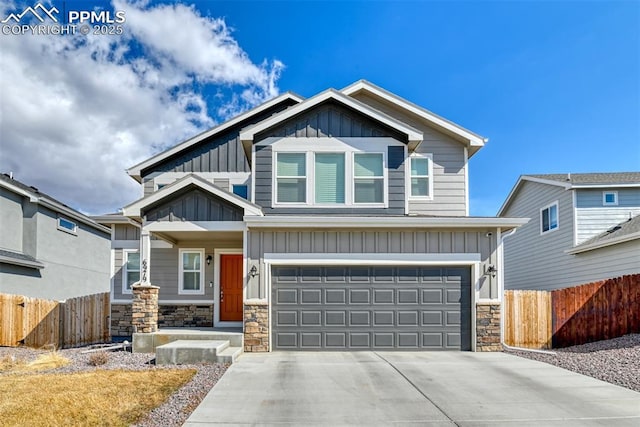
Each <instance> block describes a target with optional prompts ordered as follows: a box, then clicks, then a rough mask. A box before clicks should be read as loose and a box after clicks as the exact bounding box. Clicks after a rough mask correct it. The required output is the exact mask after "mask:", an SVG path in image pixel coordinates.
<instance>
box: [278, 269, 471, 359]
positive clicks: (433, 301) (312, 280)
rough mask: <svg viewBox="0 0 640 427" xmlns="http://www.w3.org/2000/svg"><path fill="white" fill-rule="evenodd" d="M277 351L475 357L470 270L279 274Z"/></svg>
mask: <svg viewBox="0 0 640 427" xmlns="http://www.w3.org/2000/svg"><path fill="white" fill-rule="evenodd" d="M271 301H272V331H273V342H272V345H273V348H274V349H275V350H470V349H471V333H470V331H471V309H470V307H471V280H470V272H469V268H467V267H456V268H451V267H447V268H434V267H418V268H416V267H386V266H385V267H361V266H353V267H274V268H273V270H272V300H271Z"/></svg>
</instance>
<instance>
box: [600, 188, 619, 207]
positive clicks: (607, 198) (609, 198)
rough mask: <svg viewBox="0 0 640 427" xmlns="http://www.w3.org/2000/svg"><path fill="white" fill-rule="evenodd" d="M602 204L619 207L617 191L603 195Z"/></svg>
mask: <svg viewBox="0 0 640 427" xmlns="http://www.w3.org/2000/svg"><path fill="white" fill-rule="evenodd" d="M602 204H603V205H604V206H617V205H618V192H617V191H605V192H603V193H602Z"/></svg>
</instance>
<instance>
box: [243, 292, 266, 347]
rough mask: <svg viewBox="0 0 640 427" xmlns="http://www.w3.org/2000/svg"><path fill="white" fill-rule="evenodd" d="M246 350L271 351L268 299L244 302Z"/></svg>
mask: <svg viewBox="0 0 640 427" xmlns="http://www.w3.org/2000/svg"><path fill="white" fill-rule="evenodd" d="M244 351H246V352H247V353H250V352H254V353H257V352H266V351H269V304H268V303H267V301H266V300H258V299H253V300H247V301H245V302H244Z"/></svg>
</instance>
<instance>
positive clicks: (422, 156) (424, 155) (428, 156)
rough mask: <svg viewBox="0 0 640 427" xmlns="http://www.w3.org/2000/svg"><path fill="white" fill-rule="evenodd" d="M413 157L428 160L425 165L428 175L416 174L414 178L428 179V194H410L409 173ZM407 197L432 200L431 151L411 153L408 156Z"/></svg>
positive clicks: (410, 175)
mask: <svg viewBox="0 0 640 427" xmlns="http://www.w3.org/2000/svg"><path fill="white" fill-rule="evenodd" d="M413 159H427V160H428V161H429V163H428V165H427V173H428V174H429V175H427V176H425V175H416V178H427V179H428V180H429V185H428V188H427V189H428V191H429V194H428V195H426V196H413V195H412V194H411V178H413V175H412V174H411V162H412V161H413ZM407 166H408V167H407V176H406V178H405V179H406V180H407V189H408V191H407V199H409V200H433V154H431V153H411V155H410V156H409V162H408V165H407Z"/></svg>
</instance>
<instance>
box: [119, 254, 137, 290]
mask: <svg viewBox="0 0 640 427" xmlns="http://www.w3.org/2000/svg"><path fill="white" fill-rule="evenodd" d="M139 281H140V252H138V251H137V250H126V249H125V250H124V252H123V255H122V293H123V294H130V293H131V286H132V285H133V284H134V283H136V282H139Z"/></svg>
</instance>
